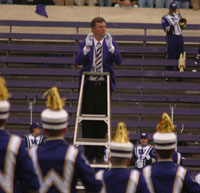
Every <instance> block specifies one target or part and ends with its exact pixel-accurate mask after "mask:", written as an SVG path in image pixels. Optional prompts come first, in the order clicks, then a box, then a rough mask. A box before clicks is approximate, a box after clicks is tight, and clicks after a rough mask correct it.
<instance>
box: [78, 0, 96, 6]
mask: <svg viewBox="0 0 200 193" xmlns="http://www.w3.org/2000/svg"><path fill="white" fill-rule="evenodd" d="M86 3H87V5H88V6H95V5H96V4H97V1H96V0H75V4H76V5H78V6H84V5H85V4H86Z"/></svg>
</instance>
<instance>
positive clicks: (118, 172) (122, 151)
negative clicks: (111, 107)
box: [96, 122, 149, 193]
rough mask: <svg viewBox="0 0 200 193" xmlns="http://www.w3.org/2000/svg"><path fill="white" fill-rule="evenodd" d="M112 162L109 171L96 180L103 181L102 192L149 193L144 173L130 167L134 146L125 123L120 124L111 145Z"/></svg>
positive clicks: (100, 173) (97, 176)
mask: <svg viewBox="0 0 200 193" xmlns="http://www.w3.org/2000/svg"><path fill="white" fill-rule="evenodd" d="M110 150H111V153H110V156H111V157H110V161H111V164H112V167H111V169H110V170H108V171H104V170H100V171H99V172H97V174H96V178H97V179H100V180H102V183H103V186H102V190H101V192H106V193H125V192H135V193H149V190H148V188H147V185H146V183H145V181H144V178H143V175H142V173H140V172H139V171H138V170H135V169H134V170H131V169H129V168H127V167H128V164H129V162H130V159H131V157H132V154H133V144H132V143H131V142H130V141H129V137H128V131H127V128H126V125H125V123H123V122H120V123H118V126H117V128H116V131H115V133H114V135H113V138H112V142H111V144H110Z"/></svg>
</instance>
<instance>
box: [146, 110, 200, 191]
mask: <svg viewBox="0 0 200 193" xmlns="http://www.w3.org/2000/svg"><path fill="white" fill-rule="evenodd" d="M153 142H154V147H155V150H156V155H157V159H158V162H156V163H155V164H153V165H152V166H147V167H145V168H144V169H143V175H144V178H145V181H146V183H147V186H148V188H149V190H150V192H151V193H160V192H165V193H175V192H179V193H183V192H187V193H200V185H199V184H198V183H196V182H195V181H194V180H192V178H191V177H190V175H189V171H188V170H187V169H185V168H184V167H182V166H180V165H177V164H175V163H174V162H173V161H172V154H173V153H174V151H175V149H176V145H177V136H176V135H175V133H174V125H173V124H172V122H171V120H170V117H169V116H168V114H167V113H163V115H162V118H161V120H160V123H159V124H158V125H157V132H156V133H155V134H154V135H153Z"/></svg>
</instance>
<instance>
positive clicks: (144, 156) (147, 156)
mask: <svg viewBox="0 0 200 193" xmlns="http://www.w3.org/2000/svg"><path fill="white" fill-rule="evenodd" d="M150 158H151V157H150V155H144V154H143V155H142V160H144V159H146V160H150Z"/></svg>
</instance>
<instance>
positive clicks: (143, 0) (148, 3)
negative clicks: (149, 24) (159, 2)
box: [139, 0, 153, 8]
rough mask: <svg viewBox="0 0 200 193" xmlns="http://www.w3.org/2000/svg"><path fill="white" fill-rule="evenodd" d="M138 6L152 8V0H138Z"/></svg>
mask: <svg viewBox="0 0 200 193" xmlns="http://www.w3.org/2000/svg"><path fill="white" fill-rule="evenodd" d="M139 7H141V8H144V7H148V8H153V0H139Z"/></svg>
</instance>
